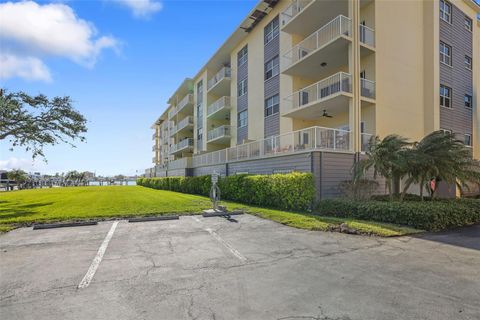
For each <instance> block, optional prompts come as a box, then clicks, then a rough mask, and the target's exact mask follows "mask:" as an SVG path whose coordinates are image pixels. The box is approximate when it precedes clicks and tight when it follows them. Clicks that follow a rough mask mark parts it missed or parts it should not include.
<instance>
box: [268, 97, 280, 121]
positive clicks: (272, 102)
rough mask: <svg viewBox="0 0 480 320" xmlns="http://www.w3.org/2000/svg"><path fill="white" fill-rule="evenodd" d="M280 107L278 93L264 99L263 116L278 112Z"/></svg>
mask: <svg viewBox="0 0 480 320" xmlns="http://www.w3.org/2000/svg"><path fill="white" fill-rule="evenodd" d="M279 108H280V98H279V96H278V94H276V95H274V96H271V97H270V98H268V99H265V117H268V116H271V115H272V114H275V113H278V111H279Z"/></svg>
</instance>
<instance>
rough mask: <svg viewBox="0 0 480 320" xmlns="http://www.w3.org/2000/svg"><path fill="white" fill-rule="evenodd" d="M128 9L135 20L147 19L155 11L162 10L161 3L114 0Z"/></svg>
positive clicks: (152, 0) (142, 0) (150, 0)
mask: <svg viewBox="0 0 480 320" xmlns="http://www.w3.org/2000/svg"><path fill="white" fill-rule="evenodd" d="M116 1H117V2H120V3H121V4H122V5H124V6H126V7H128V8H130V9H131V10H132V13H133V15H134V16H135V17H137V18H148V17H149V16H150V15H152V14H154V13H155V12H157V11H160V10H162V3H161V2H159V1H155V0H116Z"/></svg>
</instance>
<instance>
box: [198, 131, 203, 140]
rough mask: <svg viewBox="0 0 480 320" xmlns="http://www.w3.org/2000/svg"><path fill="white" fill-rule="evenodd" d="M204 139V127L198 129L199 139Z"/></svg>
mask: <svg viewBox="0 0 480 320" xmlns="http://www.w3.org/2000/svg"><path fill="white" fill-rule="evenodd" d="M202 139H203V128H198V129H197V140H198V141H201V140H202Z"/></svg>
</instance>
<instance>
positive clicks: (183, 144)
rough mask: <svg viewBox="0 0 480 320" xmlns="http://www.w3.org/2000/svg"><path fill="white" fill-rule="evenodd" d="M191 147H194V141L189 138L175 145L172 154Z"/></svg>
mask: <svg viewBox="0 0 480 320" xmlns="http://www.w3.org/2000/svg"><path fill="white" fill-rule="evenodd" d="M189 147H193V139H192V138H187V139H184V140H182V141H180V142H179V143H177V144H174V145H172V146H171V148H170V154H172V153H175V152H178V151H181V150H184V149H187V148H189Z"/></svg>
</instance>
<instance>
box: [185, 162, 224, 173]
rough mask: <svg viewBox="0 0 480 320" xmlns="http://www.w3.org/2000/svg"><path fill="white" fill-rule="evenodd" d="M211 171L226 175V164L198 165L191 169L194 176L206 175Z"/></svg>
mask: <svg viewBox="0 0 480 320" xmlns="http://www.w3.org/2000/svg"><path fill="white" fill-rule="evenodd" d="M213 172H216V173H217V174H219V175H222V176H225V175H227V164H219V165H214V166H205V167H198V168H194V169H193V175H194V176H206V175H210V174H212V173H213Z"/></svg>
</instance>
